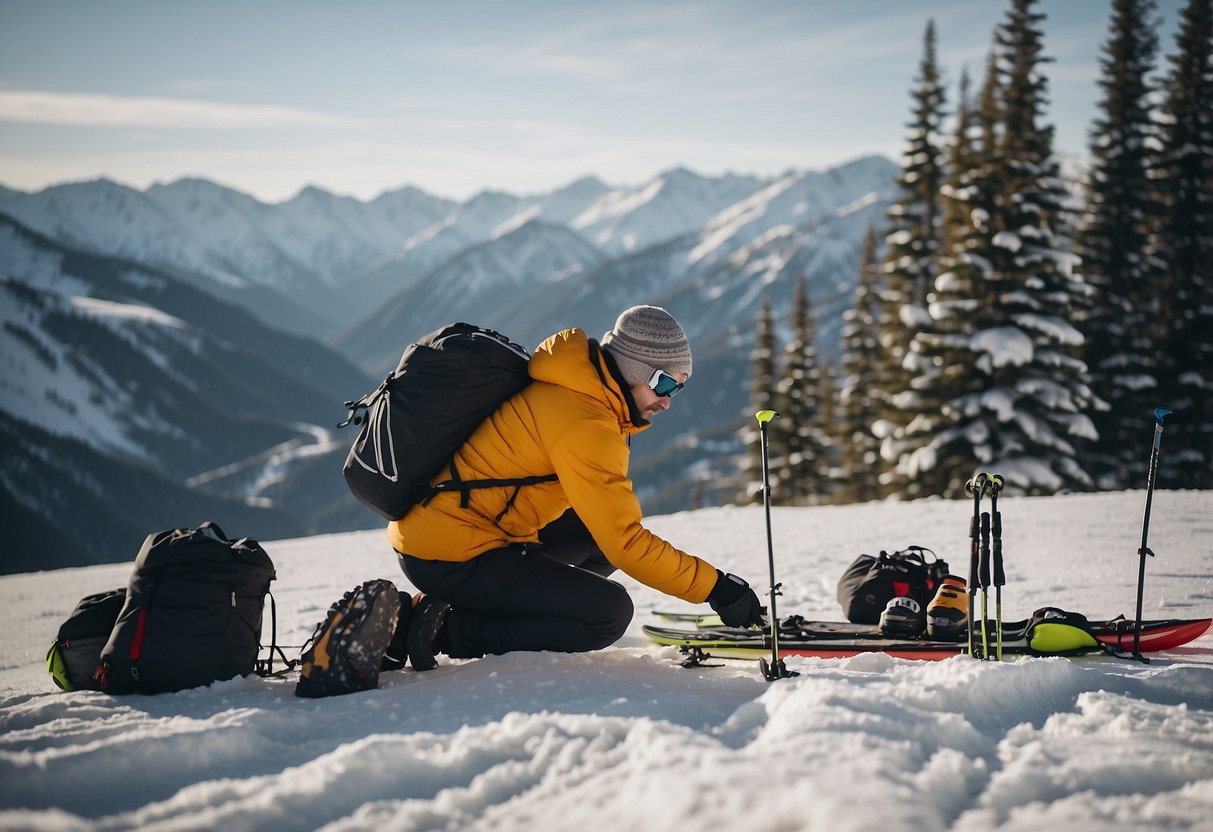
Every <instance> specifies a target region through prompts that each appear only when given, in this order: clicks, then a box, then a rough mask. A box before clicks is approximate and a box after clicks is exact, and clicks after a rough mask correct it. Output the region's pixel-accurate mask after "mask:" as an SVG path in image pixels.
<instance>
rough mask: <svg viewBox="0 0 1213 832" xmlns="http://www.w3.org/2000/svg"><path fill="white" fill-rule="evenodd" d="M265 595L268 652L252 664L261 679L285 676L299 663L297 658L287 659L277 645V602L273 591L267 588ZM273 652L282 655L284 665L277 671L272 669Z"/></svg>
mask: <svg viewBox="0 0 1213 832" xmlns="http://www.w3.org/2000/svg"><path fill="white" fill-rule="evenodd" d="M266 595H268V596H270V646H269V651H270V654H269V657H268V658H265V659H261V658H259V659H257V662H256V664H255V665H254V666H253V672H254V673H256V674H257V675H258V676H260V677H262V678H263V679H264V678H267V677H279V676H285V675H286V674H288V673H290V672H291V671H292V670H294V669H295V665H297V664H299V660H298V659H288V658H287V657H286V653H284V652H283V651H282V648H281V647H280V646H279V645H278V604H277V602H276V601H274V593H272V592H269V591H268V590H267V591H266ZM275 653H277V654H278V655H279V656H281V657H282V663H283V664H284V665H285V667H283V668H282V670H279V671H277V672H275V671H274V654H275Z"/></svg>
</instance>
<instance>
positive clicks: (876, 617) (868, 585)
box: [838, 546, 948, 624]
mask: <svg viewBox="0 0 1213 832" xmlns="http://www.w3.org/2000/svg"><path fill="white" fill-rule="evenodd" d="M928 552H930V554H931V560H929V561H928V560H927V559H926V553H928ZM947 574H948V564H947V561H943V560H940V559H939V558H937V557H935V553H934V552H932V551H931V550H930V549H926V548H923V547H922V546H907V547H906V548H905V549H903V550H901V551H897V552H893V553H892V554H889V553H888V552H885V551H882V552H881V553H880V554H879V555H860V556H859V557H858V558H856V559H855V562H854V563H852V564H851V565H850V566H849V567H847V571H846V572H844V573H843V575H842V577H841V578H840V579H839V580H838V603H839V604H841V605H842V611H843V613H844V614H845V615H846V617H847V620H848V621H851V622H853V623H855V624H876V623H878V622H879V621H880V613H881V612H882V611H883V610H884V608H885V606H886V605H887V604H888V603H889V601H891V600H893V599H894V598H899V597H902V596H908V597H910V598H913V599H914V600H915V601H917V602H918V603H919V604H920V605H922V608H923V609H924V610H925V609H926V608H927V604H929V603H930V602H931V599H932V598H933V597H934V596H935V590H936V589H937V588H938V587H939V584H940V582H941V581H942V580H943V579H944V577H945V576H946V575H947Z"/></svg>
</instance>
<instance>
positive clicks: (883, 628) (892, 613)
mask: <svg viewBox="0 0 1213 832" xmlns="http://www.w3.org/2000/svg"><path fill="white" fill-rule="evenodd" d="M926 626H927V616H926V613H925V612H923V610H922V604H920V603H918V602H917V601H915V600H914V599H913V598H910V597H909V596H904V595H903V596H901V597H898V598H892V599H890V600H889V603H888V605H886V606H885V608H884V612H882V613H881V614H880V634H881V635H882V636H885V637H886V638H918V637H919V636H921V635H922V631H923V630H925V629H926Z"/></svg>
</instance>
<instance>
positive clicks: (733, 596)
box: [708, 569, 764, 627]
mask: <svg viewBox="0 0 1213 832" xmlns="http://www.w3.org/2000/svg"><path fill="white" fill-rule="evenodd" d="M716 573H717V575H719V577H718V578H717V579H716V586H714V587H712V591H711V592H709V593H708V603H709V604H710V605H711V607H712V609H713V610H715V611H716V614H717V615H719V616H720V620H721V621H723V622H724V623H725V626H727V627H761V626H762V625H763V620H762V614H763V612H764V610H763V608H762V604H761V602H759V600H758V596H757V595H755V594H754V590H752V589H750V585H749V584H747V583H746V582H745V581H743V580H742V579H741V578H739V577H737V576H736V575H726V574H725V573H724V572H721V571H720V570H719V569H717V570H716Z"/></svg>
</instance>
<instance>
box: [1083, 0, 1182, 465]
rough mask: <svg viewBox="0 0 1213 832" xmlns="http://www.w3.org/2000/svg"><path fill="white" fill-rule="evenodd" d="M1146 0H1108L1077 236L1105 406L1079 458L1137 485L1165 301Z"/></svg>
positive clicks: (1092, 351) (1097, 385) (1090, 340)
mask: <svg viewBox="0 0 1213 832" xmlns="http://www.w3.org/2000/svg"><path fill="white" fill-rule="evenodd" d="M1155 8H1156V7H1155V3H1154V0H1115V1H1114V3H1113V6H1112V21H1111V26H1110V32H1109V37H1108V41H1107V43H1105V44H1104V47H1103V58H1102V59H1101V61H1100V66H1101V69H1102V75H1101V77H1100V80H1099V86H1100V88H1101V89H1102V90H1103V97H1102V100H1101V101H1100V111H1101V112H1100V115H1099V116H1098V117H1097V118H1096V120H1095V123H1094V125H1093V128H1092V131H1091V143H1090V147H1091V158H1092V166H1091V170H1090V176H1089V182H1088V186H1087V206H1088V207H1087V213H1086V215H1085V217H1083V220H1082V226H1081V230H1080V233H1079V236H1078V239H1077V241H1076V246H1075V248H1076V252H1077V254H1078V255H1079V256H1080V257H1081V258H1082V264H1081V266H1080V267H1079V270H1080V271H1081V273H1082V275H1083V279H1084V281H1085V282H1086V283H1087V284H1088V285H1089V286H1090V287H1092V290H1093V295H1092V302H1091V306H1090V308H1089V309H1088V310H1087V311H1086V313H1085V314H1084V315H1083V316H1082V320H1081V323H1080V328H1081V329H1082V331H1083V335H1084V337H1085V339H1086V343H1085V345H1084V353H1083V355H1084V359H1085V361H1086V364H1087V367H1088V368H1089V369H1090V371H1091V382H1092V385H1091V386H1092V389H1093V390H1094V391H1095V394H1096V395H1097V396H1098V397H1099V398H1100V399H1101V400H1102V401H1103V402H1106V403H1107V408H1106V409H1102V410H1096V411H1095V412H1094V414H1093V418H1094V421H1095V426H1096V428H1097V429H1098V431H1099V441H1098V442H1095V443H1092V444H1091V445H1090V447H1089V449H1088V451H1087V452H1086V453H1085V454H1084V464H1085V465H1086V467H1087V468H1088V470H1090V472H1091V473H1092V475H1093V476H1095V478H1096V482H1097V483H1098V485H1099V486H1100V487H1101V488H1125V487H1128V486H1134V485H1136V486H1140V485H1142V484H1143V483H1145V481H1146V467H1147V461H1148V460H1147V457H1146V455H1145V454H1143V453H1142V452H1141V447H1140V446H1141V444H1142V440H1141V436H1142V433H1143V427H1144V426H1145V425H1148V424H1150V411H1151V410H1152V409H1153V408H1154V407H1155V406H1156V405H1157V403H1158V380H1157V372H1158V367H1157V361H1156V356H1157V355H1158V339H1159V337H1160V336H1161V335H1163V332H1162V331H1161V330H1160V329H1159V327H1158V325H1157V321H1158V317H1159V316H1158V309H1159V306H1160V305H1161V303H1162V302H1163V296H1162V293H1161V292H1160V291H1159V289H1160V288H1161V285H1160V280H1159V278H1160V277H1161V275H1160V274H1159V269H1158V260H1157V259H1156V258H1155V256H1154V253H1155V250H1156V245H1157V237H1156V235H1155V233H1154V225H1155V222H1156V219H1157V217H1158V214H1159V207H1158V205H1157V203H1156V201H1155V199H1154V196H1155V191H1154V188H1153V186H1152V184H1151V181H1150V169H1151V168H1152V167H1153V165H1154V153H1155V152H1156V149H1157V147H1158V144H1157V133H1158V130H1157V125H1156V124H1155V122H1154V119H1153V115H1152V112H1151V106H1152V105H1151V102H1150V97H1151V95H1152V88H1151V84H1150V81H1149V75H1150V73H1152V72H1153V70H1154V57H1155V54H1156V51H1157V47H1158V42H1157V37H1156V36H1155V33H1154V28H1153V27H1154V21H1153V20H1151V19H1150V18H1151V16H1152V14H1153V12H1154V11H1155Z"/></svg>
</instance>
